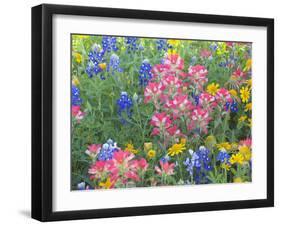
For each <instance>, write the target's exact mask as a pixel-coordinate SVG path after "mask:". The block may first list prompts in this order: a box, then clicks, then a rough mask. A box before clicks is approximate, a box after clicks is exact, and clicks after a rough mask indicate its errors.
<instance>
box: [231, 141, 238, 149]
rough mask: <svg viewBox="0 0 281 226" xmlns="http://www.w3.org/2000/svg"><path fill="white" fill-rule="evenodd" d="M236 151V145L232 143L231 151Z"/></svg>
mask: <svg viewBox="0 0 281 226" xmlns="http://www.w3.org/2000/svg"><path fill="white" fill-rule="evenodd" d="M237 149H238V144H237V143H235V142H233V143H231V151H236V150H237Z"/></svg>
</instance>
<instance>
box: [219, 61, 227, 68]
mask: <svg viewBox="0 0 281 226" xmlns="http://www.w3.org/2000/svg"><path fill="white" fill-rule="evenodd" d="M226 66H227V62H224V61H222V62H220V63H219V67H226Z"/></svg>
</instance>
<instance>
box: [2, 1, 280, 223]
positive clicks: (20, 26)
mask: <svg viewBox="0 0 281 226" xmlns="http://www.w3.org/2000/svg"><path fill="white" fill-rule="evenodd" d="M278 2H279V1H277V0H267V1H259V2H258V1H245V0H232V1H227V0H205V1H204V0H196V1H188V0H154V1H152V0H141V1H133V0H104V1H102V0H95V1H90V0H88V1H87V0H80V1H73V0H72V1H71V0H68V1H67V0H64V1H63V0H60V1H46V2H45V3H56V4H73V5H86V6H87V5H88V6H102V7H119V8H139V9H147V10H148V9H150V10H164V11H181V12H192V13H209V14H228V15H237V16H255V17H271V18H275V40H276V41H275V56H276V57H275V63H276V67H275V89H276V92H275V115H276V119H275V140H276V143H275V165H276V167H275V172H276V174H275V182H276V186H275V190H276V199H275V205H276V207H275V208H262V209H249V210H232V211H217V212H201V213H188V214H173V215H158V216H157V215H155V216H145V217H127V218H114V219H100V220H84V221H71V222H70V221H68V222H59V223H58V222H57V223H53V224H56V225H81V224H85V225H93V224H95V225H103V226H106V225H123V226H126V225H136V226H137V225H152V224H155V225H175V224H177V225H183V224H184V225H191V224H192V225H227V226H231V225H237V224H239V225H246V224H250V225H254V224H261V225H262V224H269V223H270V222H274V221H277V220H279V219H280V217H278V213H280V211H281V206H280V204H281V197H280V192H279V191H280V188H281V187H280V186H281V177H280V176H281V175H280V170H281V167H280V164H279V159H280V157H281V154H280V150H279V149H280V147H281V139H280V138H281V136H280V135H281V130H278V129H279V127H280V126H281V118H280V113H281V107H280V106H278V103H280V94H281V89H279V91H278V90H277V89H278V88H279V85H278V84H280V82H281V80H280V77H279V74H280V72H281V71H280V69H281V67H280V63H278V62H279V61H280V60H281V56H280V52H281V45H280V43H279V40H281V31H280V23H281V22H280V20H281V16H280V10H278V9H280V6H278ZM40 3H42V1H36V0H26V1H20V0H15V1H10V0H9V1H2V2H1V7H0V17H1V20H0V25H1V26H0V32H1V33H0V78H1V79H0V106H1V107H0V133H1V134H0V172H1V174H0V224H1V225H5V226H8V225H29V224H30V225H37V224H39V223H38V222H37V221H35V220H32V219H30V217H29V215H30V199H31V197H30V187H31V186H30V184H31V177H30V167H31V161H30V158H31V157H30V156H31V144H30V140H31V135H30V133H31V128H30V127H31V126H30V122H31V116H30V108H31V101H30V97H31V91H30V89H31V75H30V72H31V70H30V66H31V62H30V58H31V56H30V49H31V41H30V40H31V37H30V36H31V35H30V33H31V26H30V21H31V13H30V8H31V6H34V5H37V4H40ZM253 192H255V191H253ZM171 195H172V194H171Z"/></svg>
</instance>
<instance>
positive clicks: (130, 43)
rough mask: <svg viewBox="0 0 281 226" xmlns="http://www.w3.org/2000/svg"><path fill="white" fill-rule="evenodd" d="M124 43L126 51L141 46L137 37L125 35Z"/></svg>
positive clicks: (137, 48)
mask: <svg viewBox="0 0 281 226" xmlns="http://www.w3.org/2000/svg"><path fill="white" fill-rule="evenodd" d="M125 45H126V47H127V52H131V51H136V50H141V49H142V46H141V45H140V44H139V39H138V38H137V37H125Z"/></svg>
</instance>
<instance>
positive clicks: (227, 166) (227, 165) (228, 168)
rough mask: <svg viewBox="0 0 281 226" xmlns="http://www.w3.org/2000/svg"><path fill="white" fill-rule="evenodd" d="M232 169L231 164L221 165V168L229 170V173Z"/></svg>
mask: <svg viewBox="0 0 281 226" xmlns="http://www.w3.org/2000/svg"><path fill="white" fill-rule="evenodd" d="M230 167H231V166H230V165H229V164H227V163H222V164H221V168H222V169H225V170H227V171H229V170H230Z"/></svg>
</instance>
